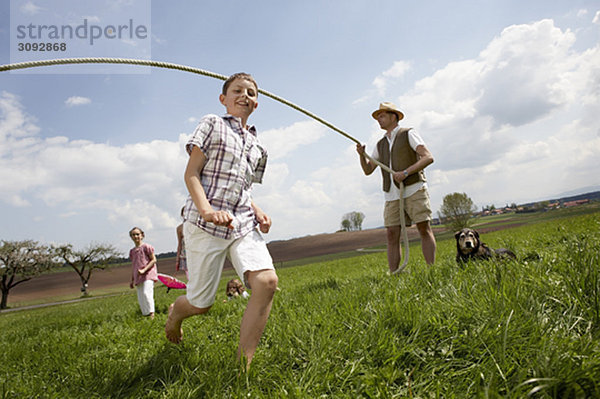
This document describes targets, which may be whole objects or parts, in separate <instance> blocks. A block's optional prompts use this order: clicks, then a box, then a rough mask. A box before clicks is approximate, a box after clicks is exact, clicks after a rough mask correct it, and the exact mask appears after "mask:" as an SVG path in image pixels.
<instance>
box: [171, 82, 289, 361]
mask: <svg viewBox="0 0 600 399" xmlns="http://www.w3.org/2000/svg"><path fill="white" fill-rule="evenodd" d="M257 99H258V85H257V84H256V82H255V81H254V79H253V78H252V76H251V75H249V74H245V73H237V74H234V75H232V76H231V77H229V79H227V81H226V82H225V84H224V85H223V92H222V93H221V94H220V95H219V100H220V102H221V104H223V105H224V106H225V108H226V110H227V114H226V115H224V116H223V117H219V116H217V115H206V116H204V117H203V118H202V120H201V121H200V123H199V124H198V126H197V127H196V130H195V131H194V134H193V135H192V137H191V138H190V140H189V141H188V143H187V145H186V150H187V152H188V154H189V156H190V157H189V160H188V163H187V167H186V169H185V174H184V179H185V184H186V186H187V189H188V191H189V194H190V195H189V197H188V199H187V202H186V205H185V209H184V220H185V222H184V234H183V235H184V239H185V248H186V251H187V253H186V255H187V262H188V274H189V276H188V284H187V292H186V295H182V296H180V297H178V298H177V299H176V300H175V302H174V303H173V304H172V305H171V306H170V307H169V316H168V318H167V322H166V325H165V333H166V336H167V339H168V340H169V341H171V342H173V343H179V342H181V339H182V337H183V330H182V327H181V325H182V323H183V320H185V319H186V318H188V317H191V316H194V315H199V314H203V313H206V312H208V310H209V309H210V308H211V306H212V305H213V303H214V302H215V295H216V292H217V288H218V284H219V280H220V279H221V271H222V269H223V263H224V261H225V257H226V256H227V255H229V258H230V260H231V263H232V264H233V267H234V268H235V270H236V272H237V274H238V276H239V277H240V279H242V280H243V281H244V283H245V284H246V286H247V287H248V288H250V289H251V290H252V295H251V296H250V299H249V300H248V305H247V306H246V310H245V312H244V315H243V317H242V323H241V327H240V342H239V346H238V359H242V357H243V358H245V359H246V367H248V366H249V365H250V363H251V361H252V358H253V357H254V353H255V351H256V347H257V346H258V342H259V340H260V337H261V336H262V333H263V330H264V328H265V325H266V324H267V319H268V318H269V313H270V311H271V305H272V303H273V295H274V293H275V290H276V289H277V282H278V278H277V274H276V273H275V268H274V267H273V261H272V259H271V255H270V254H269V251H268V250H267V246H266V243H265V241H264V239H263V237H262V236H261V234H260V233H259V231H258V229H260V231H261V232H262V233H268V232H269V229H270V228H271V218H270V217H269V216H268V215H267V214H265V213H264V212H263V211H262V210H261V209H260V208H259V207H258V206H257V205H256V204H255V203H254V202H253V201H252V198H251V193H250V189H251V186H252V183H260V182H261V181H262V177H263V174H264V171H265V166H266V162H267V153H266V151H265V149H264V148H263V147H262V146H261V145H260V143H259V141H258V138H257V135H256V129H255V128H254V126H248V125H247V124H246V123H247V121H248V117H249V116H250V114H251V113H252V112H253V111H254V110H255V109H256V107H258V101H257ZM257 227H258V228H257Z"/></svg>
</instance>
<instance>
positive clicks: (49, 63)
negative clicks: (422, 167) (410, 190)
mask: <svg viewBox="0 0 600 399" xmlns="http://www.w3.org/2000/svg"><path fill="white" fill-rule="evenodd" d="M67 64H127V65H140V66H150V67H155V68H165V69H175V70H179V71H184V72H191V73H195V74H198V75H203V76H207V77H210V78H214V79H219V80H223V81H225V80H227V79H228V76H225V75H221V74H218V73H214V72H210V71H206V70H203V69H199V68H193V67H190V66H186V65H179V64H173V63H170V62H161V61H152V60H138V59H130V58H95V57H92V58H89V57H88V58H60V59H53V60H38V61H26V62H18V63H14V64H6V65H0V72H3V71H10V70H17V69H27V68H36V67H42V66H52V65H67ZM258 92H259V93H261V94H263V95H265V96H267V97H269V98H272V99H273V100H275V101H278V102H280V103H282V104H284V105H287V106H288V107H291V108H293V109H295V110H296V111H299V112H301V113H303V114H304V115H306V116H308V117H310V118H312V119H314V120H316V121H317V122H320V123H321V124H323V125H325V126H327V127H328V128H330V129H331V130H333V131H335V132H337V133H339V134H341V135H342V136H344V137H346V138H347V139H349V140H351V141H353V142H354V143H356V144H358V145H362V144H361V142H360V141H358V140H357V139H355V138H354V137H352V136H351V135H349V134H348V133H346V132H344V131H343V130H341V129H339V128H337V127H336V126H334V125H332V124H331V123H329V122H327V121H326V120H324V119H323V118H320V117H319V116H317V115H315V114H313V113H312V112H310V111H307V110H306V109H304V108H302V107H300V106H298V105H296V104H294V103H291V102H289V101H287V100H286V99H285V98H282V97H279V96H278V95H275V94H273V93H270V92H268V91H266V90H263V89H258ZM364 155H365V157H366V158H367V159H368V160H369V161H371V162H373V163H374V164H375V165H377V166H379V167H380V168H381V169H383V170H385V171H386V172H388V173H390V174H393V173H394V171H393V170H392V169H391V168H390V167H389V166H387V165H384V164H383V163H381V162H379V161H378V160H376V159H374V158H372V157H371V156H369V154H367V153H366V151H365V153H364ZM403 195H404V184H403V183H400V215H401V217H400V225H401V228H402V240H403V241H404V261H403V262H402V265H400V267H398V268H397V269H396V270H395V271H394V272H392V274H397V273H400V272H402V271H403V270H404V269H405V268H406V266H407V264H408V256H409V252H408V233H407V231H406V223H405V221H404V201H403Z"/></svg>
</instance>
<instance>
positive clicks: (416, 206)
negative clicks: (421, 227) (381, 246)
mask: <svg viewBox="0 0 600 399" xmlns="http://www.w3.org/2000/svg"><path fill="white" fill-rule="evenodd" d="M404 220H405V222H406V225H407V226H410V225H411V224H412V222H415V223H421V222H426V221H429V220H431V204H430V203H429V193H428V192H427V189H425V188H422V189H420V190H419V191H417V192H416V193H414V194H413V195H411V196H410V197H408V198H405V199H404ZM383 224H384V225H385V227H392V226H400V224H401V219H400V200H395V201H387V202H386V203H385V207H384V209H383Z"/></svg>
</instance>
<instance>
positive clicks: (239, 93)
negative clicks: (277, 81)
mask: <svg viewBox="0 0 600 399" xmlns="http://www.w3.org/2000/svg"><path fill="white" fill-rule="evenodd" d="M219 100H220V101H221V104H223V105H224V106H225V108H226V109H227V113H228V114H230V115H233V116H237V117H240V118H242V119H244V120H246V119H248V117H249V116H250V114H251V113H252V112H253V111H254V110H255V109H256V107H258V91H257V90H256V87H255V86H254V83H252V82H251V81H249V80H246V79H235V80H234V81H233V82H231V84H230V85H229V87H228V88H227V94H221V95H219Z"/></svg>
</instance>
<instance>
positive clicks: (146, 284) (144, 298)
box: [129, 227, 158, 319]
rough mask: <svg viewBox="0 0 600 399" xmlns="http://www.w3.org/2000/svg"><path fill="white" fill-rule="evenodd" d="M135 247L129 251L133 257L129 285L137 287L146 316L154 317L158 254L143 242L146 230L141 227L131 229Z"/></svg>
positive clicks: (130, 234) (130, 256)
mask: <svg viewBox="0 0 600 399" xmlns="http://www.w3.org/2000/svg"><path fill="white" fill-rule="evenodd" d="M129 236H130V237H131V239H132V240H133V243H134V244H135V247H133V248H131V250H130V251H129V259H131V282H130V283H129V287H130V288H133V286H134V285H135V286H136V287H137V297H138V302H139V304H140V309H141V311H142V314H143V315H144V316H150V318H151V319H153V318H154V282H155V281H157V280H158V270H157V268H156V256H154V248H153V247H152V245H150V244H146V243H144V242H142V241H143V240H144V237H145V236H144V232H143V231H142V229H140V228H139V227H134V228H133V229H131V231H129Z"/></svg>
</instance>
